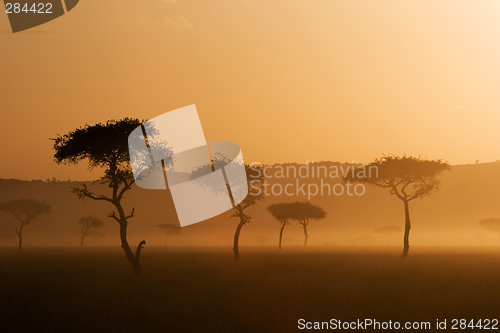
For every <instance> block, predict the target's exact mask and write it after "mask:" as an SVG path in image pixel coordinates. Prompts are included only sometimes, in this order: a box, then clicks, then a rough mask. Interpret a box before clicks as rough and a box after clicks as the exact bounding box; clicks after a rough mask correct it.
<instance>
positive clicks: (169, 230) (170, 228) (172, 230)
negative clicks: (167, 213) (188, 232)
mask: <svg viewBox="0 0 500 333" xmlns="http://www.w3.org/2000/svg"><path fill="white" fill-rule="evenodd" d="M158 227H159V228H160V229H161V230H162V231H163V232H164V233H165V242H164V243H163V245H165V244H166V243H167V240H168V237H169V236H172V235H178V234H180V233H181V230H182V228H181V227H179V226H177V225H174V224H171V223H163V224H160V225H158Z"/></svg>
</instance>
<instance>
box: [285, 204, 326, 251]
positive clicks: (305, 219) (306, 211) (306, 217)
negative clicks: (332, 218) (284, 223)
mask: <svg viewBox="0 0 500 333" xmlns="http://www.w3.org/2000/svg"><path fill="white" fill-rule="evenodd" d="M288 205H289V206H288V210H289V214H290V218H292V219H294V220H297V221H298V222H299V224H300V225H301V226H302V229H303V230H304V246H306V245H307V241H308V240H309V233H308V232H307V227H308V226H309V221H310V220H319V219H324V218H325V217H326V212H325V210H324V209H323V208H321V207H319V206H316V205H313V204H312V203H310V202H308V201H306V202H299V201H297V202H292V203H290V204H288Z"/></svg>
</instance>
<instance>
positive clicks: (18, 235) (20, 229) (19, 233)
mask: <svg viewBox="0 0 500 333" xmlns="http://www.w3.org/2000/svg"><path fill="white" fill-rule="evenodd" d="M23 228H24V224H21V226H20V227H19V230H16V234H17V238H18V240H19V251H22V250H23Z"/></svg>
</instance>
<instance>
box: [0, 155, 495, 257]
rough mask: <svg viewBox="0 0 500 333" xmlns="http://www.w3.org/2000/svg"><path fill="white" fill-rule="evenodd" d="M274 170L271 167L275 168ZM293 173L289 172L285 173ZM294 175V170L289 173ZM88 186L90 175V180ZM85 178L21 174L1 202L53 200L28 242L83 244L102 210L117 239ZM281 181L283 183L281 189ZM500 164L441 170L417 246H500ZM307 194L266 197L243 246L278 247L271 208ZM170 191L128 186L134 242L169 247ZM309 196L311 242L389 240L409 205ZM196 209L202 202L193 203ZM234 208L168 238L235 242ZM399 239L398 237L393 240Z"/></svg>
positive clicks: (9, 240)
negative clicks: (490, 228)
mask: <svg viewBox="0 0 500 333" xmlns="http://www.w3.org/2000/svg"><path fill="white" fill-rule="evenodd" d="M311 165H314V166H319V165H323V166H325V167H327V168H329V167H340V166H344V167H345V166H347V165H348V164H340V163H335V162H320V163H314V164H311ZM286 166H293V167H297V168H298V167H300V166H301V165H300V164H286V165H285V164H276V165H274V166H272V169H271V166H270V168H269V169H268V171H274V170H277V169H279V168H280V167H286ZM271 173H272V172H271ZM285 176H286V175H285ZM289 176H292V175H289ZM266 181H267V182H268V184H269V186H268V187H269V188H271V187H272V186H273V185H274V184H279V185H280V186H282V187H283V186H285V185H286V184H296V182H297V181H299V183H300V184H305V187H307V185H308V184H317V185H318V186H319V185H320V184H321V181H322V179H321V178H318V177H314V178H311V177H310V178H291V177H283V178H276V177H273V178H268V179H266ZM326 182H328V183H329V184H331V185H333V184H336V183H339V182H340V179H339V178H335V179H331V178H330V179H323V184H324V183H326ZM87 183H88V184H89V185H90V184H91V182H87ZM78 184H81V182H75V181H59V180H55V179H53V180H47V181H41V180H33V181H25V180H17V179H0V201H5V200H11V199H20V198H35V199H40V200H44V201H45V202H47V203H49V204H50V205H52V207H53V209H52V214H51V215H48V216H45V217H42V218H40V219H39V220H37V221H35V222H34V223H33V224H32V225H29V227H27V228H26V231H25V236H24V238H25V244H26V246H27V247H29V246H68V245H69V246H78V244H79V233H78V232H79V227H78V224H77V221H78V219H79V218H80V217H81V216H84V215H89V214H91V215H95V216H98V217H100V218H101V219H102V220H103V221H105V226H104V227H103V228H102V229H100V230H99V232H100V234H99V235H98V236H99V237H97V236H96V237H94V238H89V241H88V244H89V246H92V245H94V246H95V245H117V244H118V243H119V239H118V237H117V234H118V225H117V223H116V222H115V221H113V220H112V219H110V218H107V217H106V216H107V214H109V213H110V206H109V205H106V204H104V203H101V202H95V201H92V200H86V201H83V200H79V199H78V198H77V197H76V196H75V195H74V194H72V193H71V192H70V191H71V187H74V186H77V185H78ZM92 186H94V187H96V188H98V191H102V193H106V191H108V190H109V189H108V188H107V187H106V186H103V185H99V184H93V185H92ZM278 187H279V186H278V185H276V188H278ZM499 189H500V163H486V164H474V165H456V166H452V168H451V171H449V172H445V173H444V174H443V175H442V176H441V189H440V190H439V191H438V192H437V193H435V194H433V196H431V197H428V198H425V200H416V201H413V202H412V205H411V207H410V209H411V214H412V225H413V228H412V244H413V246H431V245H444V246H482V245H492V246H496V245H498V239H497V238H496V237H495V235H493V234H492V233H489V232H487V231H485V230H483V229H481V228H480V226H479V225H478V222H479V221H480V220H481V219H484V218H490V217H500V207H499V206H498V201H499V199H500V193H499V192H500V190H499ZM307 199H308V198H307V195H304V194H303V193H300V192H299V193H298V194H297V195H293V196H287V195H285V194H281V195H279V196H274V195H272V196H267V197H266V198H265V199H264V200H263V201H262V202H260V203H258V204H257V205H256V207H255V209H254V210H253V211H252V212H251V214H252V216H253V219H252V222H251V223H250V224H248V225H247V226H245V232H244V233H242V234H241V245H242V246H245V245H256V246H258V245H262V241H261V240H262V238H263V237H267V239H268V241H267V242H266V243H265V245H267V246H277V244H278V233H279V224H278V222H277V221H276V220H275V219H273V218H272V216H271V215H270V214H269V213H268V212H267V211H266V209H265V208H266V207H267V206H269V205H271V204H274V203H278V202H293V201H305V200H307ZM166 200H167V195H166V193H165V192H164V191H160V190H144V189H141V188H138V187H137V186H134V188H133V189H132V190H131V191H130V192H129V193H127V197H126V199H125V201H124V206H125V207H127V208H129V209H130V208H132V207H134V208H135V213H136V217H134V218H133V219H131V221H130V224H129V238H130V241H131V243H136V242H138V241H140V240H142V239H146V240H147V242H148V245H150V246H155V245H157V246H162V245H163V244H164V241H165V235H164V234H163V232H162V231H161V229H160V228H159V227H158V225H160V224H164V223H169V222H170V223H171V221H172V220H174V221H175V219H173V218H172V217H175V212H174V211H172V210H170V211H168V210H166V209H165V206H166V204H165V203H166ZM310 201H311V202H312V203H313V204H315V205H318V206H320V207H323V208H324V209H325V210H326V212H327V218H326V219H324V220H320V221H313V222H312V223H311V225H310V245H312V246H314V245H329V246H336V245H349V244H353V242H352V241H351V240H352V239H359V237H361V236H363V237H366V235H368V236H370V237H373V241H370V242H368V243H367V245H368V244H369V245H373V246H376V245H382V246H383V245H387V241H386V239H385V238H384V236H383V235H380V234H377V233H374V229H376V228H379V227H382V226H387V225H397V226H402V225H403V214H402V210H403V207H402V204H401V203H400V202H399V201H398V200H396V199H395V198H394V197H393V196H391V195H389V193H388V191H384V190H381V189H377V188H372V187H370V186H367V187H366V193H365V194H364V195H363V196H356V195H353V196H347V195H342V196H336V195H323V196H321V195H316V196H311V197H310ZM194 209H195V207H194ZM230 215H231V212H226V213H224V214H222V215H219V216H217V217H214V218H212V219H210V220H207V221H204V222H201V223H198V224H195V225H192V226H188V227H184V228H182V231H181V233H180V234H178V235H174V236H172V237H169V238H168V242H167V245H170V246H196V245H203V246H207V245H219V246H221V245H222V246H228V247H229V248H230V247H231V242H232V235H233V233H234V229H235V227H236V223H237V221H236V220H235V219H230ZM15 226H16V223H15V222H14V221H13V220H12V219H11V218H10V217H9V216H8V215H6V214H3V213H2V214H1V215H0V245H9V246H10V245H12V246H15V237H11V236H10V235H11V234H13V230H14V228H15ZM284 237H286V239H287V241H286V242H284V246H285V247H286V246H289V245H300V244H301V240H302V235H301V230H300V228H299V227H298V226H297V225H295V223H294V222H292V223H291V226H290V227H288V228H287V230H286V231H285V235H284ZM392 238H393V239H392V241H391V243H394V244H393V245H399V244H400V242H401V237H399V236H398V235H394V237H392ZM391 245H392V244H391Z"/></svg>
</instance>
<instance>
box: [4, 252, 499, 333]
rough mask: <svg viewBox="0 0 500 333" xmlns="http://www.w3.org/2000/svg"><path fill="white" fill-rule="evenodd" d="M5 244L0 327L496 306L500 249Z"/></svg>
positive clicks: (254, 323)
mask: <svg viewBox="0 0 500 333" xmlns="http://www.w3.org/2000/svg"><path fill="white" fill-rule="evenodd" d="M120 251H121V250H120V249H119V248H78V249H77V248H67V249H66V248H52V249H43V248H38V249H37V248H26V250H25V251H24V252H23V253H17V251H16V250H15V249H11V248H9V249H7V248H3V249H0V309H1V311H0V325H1V326H0V331H1V332H290V331H299V330H298V328H297V321H298V319H300V318H304V319H306V320H308V321H328V320H330V319H332V318H336V319H339V320H342V321H348V320H356V319H358V318H360V319H364V318H372V319H377V320H379V321H388V320H393V321H395V320H396V321H401V322H404V321H413V320H420V321H430V322H432V323H434V322H435V321H436V319H441V320H443V319H445V318H446V319H448V321H450V320H451V319H452V318H459V319H462V318H464V319H476V320H477V319H485V318H490V319H492V318H498V317H499V313H498V309H499V308H500V297H499V295H500V286H499V283H500V251H498V250H497V249H485V250H481V251H479V250H478V251H473V252H469V253H466V252H465V251H466V250H458V249H457V250H454V249H419V248H415V251H414V255H413V256H412V257H409V258H408V259H407V260H402V259H401V258H400V257H399V255H398V252H399V248H393V249H378V250H377V249H376V250H375V252H370V251H373V250H370V249H368V248H365V249H355V248H336V249H327V248H316V249H314V248H311V249H303V248H295V249H293V248H292V249H290V248H288V249H286V250H285V251H281V253H279V252H278V251H277V250H274V249H273V250H271V249H266V248H253V249H252V248H248V249H246V251H248V254H247V255H246V256H245V258H244V260H242V261H241V262H240V263H234V262H233V258H232V255H233V254H232V253H231V252H230V249H229V250H228V249H206V248H203V249H201V248H200V249H196V248H152V247H151V248H148V249H147V251H145V252H144V256H143V270H144V272H143V275H142V276H141V277H135V276H134V275H133V274H132V273H131V271H130V267H129V266H128V265H127V262H126V261H124V260H123V253H122V252H120Z"/></svg>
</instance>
